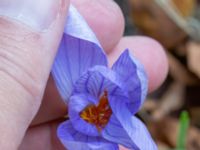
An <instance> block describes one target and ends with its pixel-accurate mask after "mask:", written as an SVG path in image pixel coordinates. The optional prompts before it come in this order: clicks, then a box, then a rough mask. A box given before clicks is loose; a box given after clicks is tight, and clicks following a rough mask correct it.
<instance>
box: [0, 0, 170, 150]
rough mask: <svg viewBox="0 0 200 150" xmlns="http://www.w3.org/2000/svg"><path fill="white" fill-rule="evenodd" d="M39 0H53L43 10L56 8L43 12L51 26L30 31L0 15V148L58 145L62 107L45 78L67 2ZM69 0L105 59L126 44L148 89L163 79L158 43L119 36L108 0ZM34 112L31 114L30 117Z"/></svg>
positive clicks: (120, 25)
mask: <svg viewBox="0 0 200 150" xmlns="http://www.w3.org/2000/svg"><path fill="white" fill-rule="evenodd" d="M43 1H44V2H47V3H52V5H53V9H52V8H51V10H48V12H55V13H56V12H57V11H56V9H57V8H59V14H60V15H59V16H58V17H55V16H57V15H56V14H51V13H50V14H48V15H45V16H44V18H47V19H48V20H47V22H48V21H49V20H50V21H49V22H51V20H52V18H53V23H51V25H50V27H48V26H46V25H45V24H46V21H45V24H44V25H43V27H47V28H48V29H46V30H45V31H44V30H43V31H42V32H41V30H40V31H35V28H33V29H32V28H31V27H27V26H26V25H22V24H20V23H18V22H15V21H14V20H10V19H9V20H8V19H6V18H1V19H0V38H1V40H0V74H1V75H0V76H1V78H0V93H1V96H0V99H1V104H0V114H2V115H0V119H1V121H0V131H1V135H0V139H1V141H0V149H6V150H7V149H8V150H9V149H17V147H18V145H19V144H20V143H21V142H22V144H21V145H20V148H19V149H20V150H27V149H29V150H32V149H33V150H35V149H38V150H43V149H56V150H60V149H63V147H62V145H61V144H60V143H59V140H58V139H57V137H56V128H57V125H58V123H59V122H60V120H59V119H60V118H62V117H63V116H64V115H65V114H66V106H65V104H64V103H63V102H62V100H61V98H60V97H59V95H58V93H57V90H56V88H55V86H54V83H53V80H52V78H51V77H50V79H49V81H48V83H47V86H46V81H47V79H48V77H49V73H50V69H51V65H52V63H53V60H54V57H55V54H56V50H57V46H58V44H59V40H60V38H61V35H62V31H63V25H64V21H65V18H66V14H67V13H66V12H67V7H68V4H69V3H68V1H66V4H65V5H62V9H60V7H58V5H57V3H58V1H57V2H54V1H53V0H52V1H51V0H43ZM0 3H1V2H0ZM53 3H55V4H53ZM72 3H74V5H75V6H76V7H77V8H78V10H79V11H80V12H81V14H82V15H83V16H84V17H85V18H86V20H87V21H88V23H89V25H90V26H91V28H92V29H93V30H94V32H95V33H96V35H97V37H98V39H99V40H100V42H101V44H102V46H103V47H104V49H105V50H106V52H107V53H108V57H109V61H110V64H112V62H114V61H115V60H116V59H117V57H118V56H119V55H120V53H121V51H120V50H122V49H125V48H127V47H128V48H130V50H132V51H133V53H134V55H135V56H136V57H137V58H138V59H139V60H140V61H141V62H142V63H143V64H144V66H145V69H146V71H147V74H148V77H149V80H150V85H149V91H153V90H154V89H156V88H157V87H158V86H159V85H160V84H161V83H162V81H163V80H164V78H165V76H166V73H167V60H166V57H165V54H164V52H163V49H162V47H161V46H160V45H159V44H158V43H157V42H156V41H154V40H152V39H149V38H145V37H124V38H122V33H123V29H124V20H123V17H122V14H121V11H120V10H119V8H118V7H117V6H116V4H115V3H114V2H113V1H111V0H102V1H97V0H96V1H92V0H84V1H83V0H72ZM0 7H2V6H0ZM36 7H37V6H36ZM44 10H45V9H44ZM52 10H53V11H52ZM42 11H43V10H42ZM49 15H50V16H49ZM51 16H53V17H52V18H51ZM44 18H43V19H44ZM158 69H159V72H158ZM45 87H46V91H45V96H44V99H43V101H42V95H43V94H44V89H45ZM41 102H42V105H41V107H40V109H39V106H40V103H41ZM38 109H39V111H38ZM36 113H37V115H36ZM35 115H36V116H35ZM33 117H34V118H35V119H34V120H33V121H32V119H33ZM31 121H32V124H31V125H30V123H31ZM27 128H29V129H28V130H27ZM24 134H25V137H24V139H23V140H22V138H23V136H24Z"/></svg>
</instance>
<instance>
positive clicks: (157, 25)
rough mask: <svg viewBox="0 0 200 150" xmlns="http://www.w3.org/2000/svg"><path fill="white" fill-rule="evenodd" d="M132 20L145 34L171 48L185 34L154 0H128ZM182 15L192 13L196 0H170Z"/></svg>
mask: <svg viewBox="0 0 200 150" xmlns="http://www.w3.org/2000/svg"><path fill="white" fill-rule="evenodd" d="M129 1H130V3H131V6H132V16H133V22H134V23H135V24H136V26H137V27H138V28H139V29H140V30H141V31H142V32H143V33H144V34H146V35H148V36H151V37H153V38H155V39H157V40H158V41H160V42H161V43H162V44H163V45H164V46H165V47H166V48H173V47H175V46H176V45H178V44H179V43H181V42H182V41H183V40H184V39H185V37H186V36H187V35H186V34H185V33H184V32H183V31H182V30H181V29H180V28H179V27H177V25H176V24H175V23H174V22H173V21H172V20H171V19H170V18H169V17H168V16H167V15H166V14H165V12H164V11H163V10H162V9H161V8H160V7H159V6H158V5H157V4H156V3H155V2H154V0H129ZM172 1H173V2H174V4H175V6H176V7H177V8H178V10H179V11H180V13H181V15H182V16H183V17H188V16H191V15H192V14H193V11H194V6H195V4H196V0H181V1H180V0H172Z"/></svg>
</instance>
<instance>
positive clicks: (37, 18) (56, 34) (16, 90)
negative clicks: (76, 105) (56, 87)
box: [0, 0, 69, 150]
mask: <svg viewBox="0 0 200 150" xmlns="http://www.w3.org/2000/svg"><path fill="white" fill-rule="evenodd" d="M68 5H69V2H68V0H42V1H41V0H15V1H13V0H0V15H1V17H0V133H1V134H0V149H6V150H12V149H17V147H18V145H19V144H20V142H21V140H22V138H23V136H24V133H25V131H26V129H27V128H28V126H29V124H30V122H31V120H32V119H33V117H34V116H35V114H36V112H37V111H38V108H39V105H40V103H41V98H42V96H43V92H44V89H45V86H46V82H47V79H48V76H49V73H50V70H51V66H52V63H53V60H54V57H55V55H56V50H57V48H58V45H59V42H60V39H61V36H62V32H63V28H64V22H65V19H66V12H67V8H68Z"/></svg>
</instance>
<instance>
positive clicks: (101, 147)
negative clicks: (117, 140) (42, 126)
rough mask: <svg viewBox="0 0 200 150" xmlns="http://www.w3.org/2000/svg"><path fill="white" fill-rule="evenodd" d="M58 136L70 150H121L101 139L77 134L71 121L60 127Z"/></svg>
mask: <svg viewBox="0 0 200 150" xmlns="http://www.w3.org/2000/svg"><path fill="white" fill-rule="evenodd" d="M57 134H58V137H59V139H60V140H61V142H62V144H63V145H64V146H65V148H67V149H68V150H119V148H118V146H117V144H114V143H111V142H108V141H106V140H104V139H102V138H101V137H90V136H87V135H84V134H82V133H79V132H77V131H76V130H75V129H74V128H73V126H72V124H71V123H70V122H69V121H66V122H64V123H62V124H61V125H60V126H59V128H58V131H57Z"/></svg>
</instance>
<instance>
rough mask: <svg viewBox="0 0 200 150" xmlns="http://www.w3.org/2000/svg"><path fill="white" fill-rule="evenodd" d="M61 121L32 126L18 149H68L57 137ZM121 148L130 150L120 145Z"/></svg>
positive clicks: (121, 149)
mask: <svg viewBox="0 0 200 150" xmlns="http://www.w3.org/2000/svg"><path fill="white" fill-rule="evenodd" d="M59 123H60V122H59V121H56V122H52V123H48V124H44V125H40V126H37V127H33V128H30V129H29V130H28V132H27V133H26V135H25V137H24V139H23V141H22V143H21V145H20V147H19V149H18V150H66V149H65V148H64V147H63V145H62V144H61V142H60V140H59V139H58V137H57V134H56V133H57V127H58V125H59ZM120 150H128V149H126V148H124V147H122V146H120Z"/></svg>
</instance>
